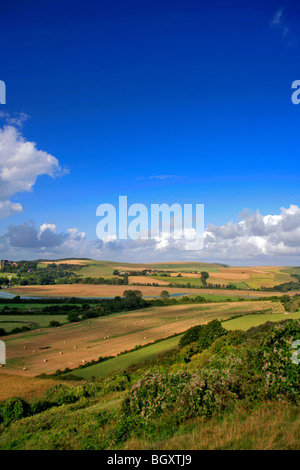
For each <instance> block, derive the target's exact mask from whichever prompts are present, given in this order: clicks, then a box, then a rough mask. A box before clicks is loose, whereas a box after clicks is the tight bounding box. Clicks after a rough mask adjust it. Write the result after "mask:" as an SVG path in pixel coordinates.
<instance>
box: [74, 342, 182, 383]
mask: <svg viewBox="0 0 300 470" xmlns="http://www.w3.org/2000/svg"><path fill="white" fill-rule="evenodd" d="M181 337H182V335H179V336H175V337H174V338H168V339H165V340H163V341H160V342H158V343H155V344H153V345H150V346H147V347H145V348H142V349H138V350H137V351H132V352H129V353H127V354H123V355H121V356H117V357H115V358H113V359H109V360H108V361H105V362H102V363H100V364H95V365H93V366H90V367H87V368H84V369H77V370H76V371H74V374H75V375H76V376H79V377H83V378H85V379H89V378H91V377H102V378H104V377H107V376H108V375H109V374H111V373H112V372H114V371H116V370H124V369H127V368H128V367H130V366H132V365H135V364H139V363H141V362H143V361H149V360H151V359H153V358H154V357H156V356H157V355H159V354H163V353H165V352H167V351H170V350H172V349H174V348H176V347H177V346H178V343H179V341H180V338H181Z"/></svg>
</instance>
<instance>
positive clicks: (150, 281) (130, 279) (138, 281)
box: [128, 276, 169, 286]
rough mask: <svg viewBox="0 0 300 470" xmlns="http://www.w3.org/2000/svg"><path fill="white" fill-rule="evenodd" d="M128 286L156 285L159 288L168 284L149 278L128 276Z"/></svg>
mask: <svg viewBox="0 0 300 470" xmlns="http://www.w3.org/2000/svg"><path fill="white" fill-rule="evenodd" d="M128 282H129V284H153V283H155V284H158V285H159V286H167V285H168V284H169V282H166V281H161V280H160V279H153V278H152V277H149V276H128Z"/></svg>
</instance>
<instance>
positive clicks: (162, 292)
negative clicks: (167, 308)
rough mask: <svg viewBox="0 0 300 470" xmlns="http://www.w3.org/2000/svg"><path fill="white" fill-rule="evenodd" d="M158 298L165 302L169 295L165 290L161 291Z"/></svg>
mask: <svg viewBox="0 0 300 470" xmlns="http://www.w3.org/2000/svg"><path fill="white" fill-rule="evenodd" d="M159 297H160V298H161V300H167V299H169V298H170V294H169V292H168V291H167V290H163V291H161V293H160V296H159Z"/></svg>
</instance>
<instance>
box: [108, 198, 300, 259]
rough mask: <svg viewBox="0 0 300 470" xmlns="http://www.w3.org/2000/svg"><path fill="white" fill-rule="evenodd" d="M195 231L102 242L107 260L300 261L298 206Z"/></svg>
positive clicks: (244, 215)
mask: <svg viewBox="0 0 300 470" xmlns="http://www.w3.org/2000/svg"><path fill="white" fill-rule="evenodd" d="M194 235H195V233H192V230H191V233H190V234H189V237H186V238H183V239H182V240H176V238H175V237H174V236H173V235H172V234H170V235H167V234H162V235H161V236H160V237H158V238H156V239H154V240H151V239H149V240H126V241H114V242H109V243H104V244H103V246H102V249H101V252H102V256H105V257H106V259H117V258H118V256H120V255H121V256H122V258H123V259H124V260H126V259H127V260H128V261H130V260H133V259H134V260H140V261H151V260H154V259H155V260H156V261H159V260H170V261H171V260H174V261H175V260H178V261H180V260H194V261H201V260H206V261H214V262H218V261H219V262H225V263H229V264H230V263H232V264H243V263H248V264H253V263H255V264H256V263H259V262H266V263H269V264H270V263H271V264H274V262H276V263H277V262H278V263H283V264H284V263H288V264H299V261H300V208H299V207H298V206H297V205H291V206H290V207H289V208H281V210H280V214H268V215H262V214H261V213H260V212H259V211H257V212H254V213H253V212H250V211H247V210H244V211H243V212H242V213H241V214H240V220H239V221H238V222H236V223H233V222H232V221H229V222H227V223H226V224H223V225H220V226H218V225H213V224H211V223H209V224H208V225H207V228H206V230H205V232H204V234H203V238H202V237H200V236H198V237H194ZM275 260H276V261H275Z"/></svg>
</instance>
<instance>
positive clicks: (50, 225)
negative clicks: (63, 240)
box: [40, 224, 56, 234]
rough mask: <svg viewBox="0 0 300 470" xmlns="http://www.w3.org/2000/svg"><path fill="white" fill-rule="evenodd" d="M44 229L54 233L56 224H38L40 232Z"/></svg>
mask: <svg viewBox="0 0 300 470" xmlns="http://www.w3.org/2000/svg"><path fill="white" fill-rule="evenodd" d="M45 230H50V232H53V233H56V225H55V224H43V225H41V226H40V234H42V233H43V232H44V231H45Z"/></svg>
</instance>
